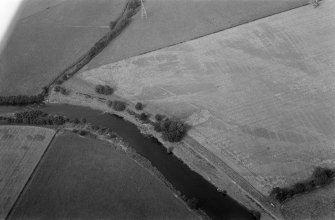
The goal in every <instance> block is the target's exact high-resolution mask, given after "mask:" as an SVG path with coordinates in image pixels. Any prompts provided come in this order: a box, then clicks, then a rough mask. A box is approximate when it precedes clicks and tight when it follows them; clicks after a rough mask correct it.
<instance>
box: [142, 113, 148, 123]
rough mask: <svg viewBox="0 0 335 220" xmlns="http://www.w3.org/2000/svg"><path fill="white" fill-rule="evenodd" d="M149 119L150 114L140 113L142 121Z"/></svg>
mask: <svg viewBox="0 0 335 220" xmlns="http://www.w3.org/2000/svg"><path fill="white" fill-rule="evenodd" d="M148 119H149V115H148V114H146V113H144V112H143V113H141V114H140V120H141V121H147V120H148Z"/></svg>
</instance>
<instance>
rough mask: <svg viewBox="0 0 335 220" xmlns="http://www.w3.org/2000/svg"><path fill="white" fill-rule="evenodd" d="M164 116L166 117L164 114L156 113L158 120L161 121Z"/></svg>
mask: <svg viewBox="0 0 335 220" xmlns="http://www.w3.org/2000/svg"><path fill="white" fill-rule="evenodd" d="M164 118H165V116H164V115H161V114H157V115H155V119H156V121H161V120H163V119H164Z"/></svg>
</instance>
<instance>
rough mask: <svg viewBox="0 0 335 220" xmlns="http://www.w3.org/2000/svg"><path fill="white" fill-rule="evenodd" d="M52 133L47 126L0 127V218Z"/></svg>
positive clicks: (6, 210)
mask: <svg viewBox="0 0 335 220" xmlns="http://www.w3.org/2000/svg"><path fill="white" fill-rule="evenodd" d="M54 134H55V131H54V130H51V129H47V128H39V127H29V126H0V219H4V218H5V217H6V216H7V214H8V213H9V211H10V209H11V207H12V206H13V205H14V202H15V201H16V199H17V198H18V196H19V194H20V192H21V191H22V189H23V187H24V186H25V184H26V182H27V181H28V179H29V177H30V176H31V174H32V172H33V170H34V169H35V167H36V165H37V163H38V162H39V161H40V158H41V156H42V155H43V153H44V151H45V150H46V148H47V146H48V145H49V142H50V141H51V139H52V138H53V136H54Z"/></svg>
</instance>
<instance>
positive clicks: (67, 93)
mask: <svg viewBox="0 0 335 220" xmlns="http://www.w3.org/2000/svg"><path fill="white" fill-rule="evenodd" d="M60 93H61V94H62V95H69V94H70V91H69V90H67V89H66V88H64V87H60Z"/></svg>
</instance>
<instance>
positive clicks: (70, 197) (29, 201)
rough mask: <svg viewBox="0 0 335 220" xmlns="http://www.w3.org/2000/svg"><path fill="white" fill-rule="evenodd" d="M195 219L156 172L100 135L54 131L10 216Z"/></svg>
mask: <svg viewBox="0 0 335 220" xmlns="http://www.w3.org/2000/svg"><path fill="white" fill-rule="evenodd" d="M31 218H34V219H36V218H39V219H197V218H199V217H198V216H197V215H196V214H195V213H193V212H192V211H190V210H189V209H188V208H187V207H186V204H185V203H184V202H182V200H181V199H179V198H178V197H176V196H175V195H174V194H173V193H172V191H171V190H170V189H169V188H168V187H167V186H166V185H165V184H164V183H163V182H162V181H161V180H159V179H158V178H157V177H156V176H155V175H153V174H152V173H150V172H149V171H148V170H147V169H146V168H144V167H142V166H140V165H139V164H138V163H137V162H135V161H134V160H133V159H131V158H130V157H129V155H126V154H125V153H124V152H122V151H120V150H116V149H115V148H114V146H111V145H109V144H107V143H105V142H103V141H100V140H94V139H89V138H83V137H80V136H78V135H75V134H71V133H65V134H61V135H59V136H57V137H56V138H55V140H54V141H53V142H52V144H51V146H50V148H49V150H48V152H47V153H46V155H45V157H44V158H43V160H42V161H41V163H40V165H39V167H38V169H37V171H36V174H35V175H34V177H33V178H32V180H31V182H30V184H29V185H28V187H27V190H25V191H24V192H23V194H22V196H21V197H20V199H19V201H18V203H17V204H16V206H15V207H14V209H13V212H12V214H11V215H10V217H9V219H31Z"/></svg>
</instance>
